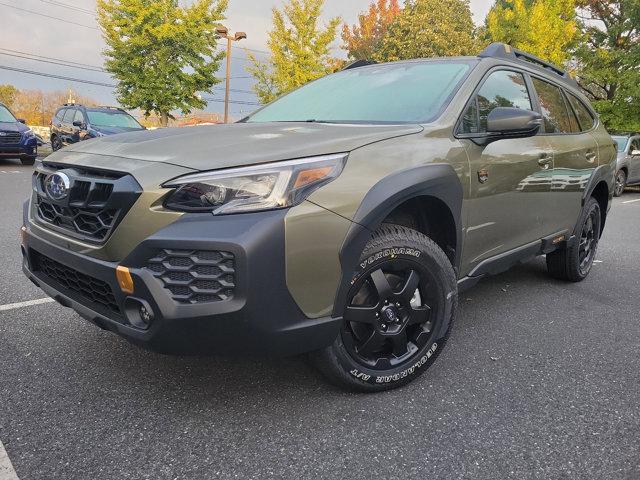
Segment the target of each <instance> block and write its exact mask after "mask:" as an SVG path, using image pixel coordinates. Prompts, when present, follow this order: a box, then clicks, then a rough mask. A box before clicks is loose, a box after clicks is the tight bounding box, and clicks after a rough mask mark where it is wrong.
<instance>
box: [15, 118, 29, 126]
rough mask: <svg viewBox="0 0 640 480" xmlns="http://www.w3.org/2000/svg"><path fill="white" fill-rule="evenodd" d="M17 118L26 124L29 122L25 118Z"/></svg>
mask: <svg viewBox="0 0 640 480" xmlns="http://www.w3.org/2000/svg"><path fill="white" fill-rule="evenodd" d="M16 120H18V121H19V122H20V123H24V124H25V125H26V124H27V121H26V120H25V119H24V118H16Z"/></svg>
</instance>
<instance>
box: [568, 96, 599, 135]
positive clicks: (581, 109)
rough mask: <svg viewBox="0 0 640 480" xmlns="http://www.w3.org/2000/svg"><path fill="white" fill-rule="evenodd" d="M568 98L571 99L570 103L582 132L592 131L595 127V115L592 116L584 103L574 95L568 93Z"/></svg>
mask: <svg viewBox="0 0 640 480" xmlns="http://www.w3.org/2000/svg"><path fill="white" fill-rule="evenodd" d="M567 98H569V103H570V104H571V107H572V108H573V111H574V112H576V116H577V117H578V122H579V123H580V130H582V131H583V132H584V131H586V130H591V128H592V127H593V123H594V118H593V115H591V112H590V111H589V109H588V108H587V107H586V106H585V105H584V103H582V102H581V101H580V100H578V99H577V98H576V97H574V96H573V95H572V94H570V93H567Z"/></svg>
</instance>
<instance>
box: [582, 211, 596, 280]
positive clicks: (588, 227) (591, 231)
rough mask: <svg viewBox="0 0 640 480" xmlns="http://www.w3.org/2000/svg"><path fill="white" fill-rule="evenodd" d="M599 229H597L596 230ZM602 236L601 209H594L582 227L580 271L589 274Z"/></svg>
mask: <svg viewBox="0 0 640 480" xmlns="http://www.w3.org/2000/svg"><path fill="white" fill-rule="evenodd" d="M596 229H597V231H596ZM599 237H600V211H599V210H596V209H593V210H591V211H590V212H589V215H588V217H587V220H586V222H585V223H584V225H583V227H582V233H581V235H580V244H579V247H578V261H579V262H580V273H581V274H582V275H587V274H588V273H589V270H591V266H592V265H593V261H594V259H595V258H594V257H595V254H596V251H597V249H598V239H599Z"/></svg>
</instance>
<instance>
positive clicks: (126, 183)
mask: <svg viewBox="0 0 640 480" xmlns="http://www.w3.org/2000/svg"><path fill="white" fill-rule="evenodd" d="M56 172H61V173H64V174H65V175H67V176H68V177H69V179H70V182H71V185H70V189H69V192H68V194H67V196H66V197H65V198H64V199H62V200H55V199H52V198H51V197H50V195H49V192H47V188H46V180H47V178H48V177H49V175H52V174H54V173H56ZM33 190H34V192H35V198H34V201H35V204H36V218H37V220H38V221H39V223H40V224H43V225H44V226H46V227H48V228H51V229H53V230H57V231H59V232H61V233H64V234H67V235H69V236H71V237H74V238H78V239H80V240H84V241H88V242H93V243H102V242H104V241H106V240H107V238H108V237H109V235H111V233H112V232H113V230H114V229H115V227H116V226H117V225H118V223H119V222H120V221H121V220H122V218H123V217H124V216H125V215H126V213H127V212H128V211H129V209H130V208H131V206H132V205H133V203H134V202H135V201H136V200H137V198H138V197H139V196H140V193H141V188H140V186H139V185H138V183H137V182H136V181H135V180H134V179H133V177H132V176H131V175H126V174H120V173H113V172H103V171H100V170H90V169H87V168H85V167H82V168H64V169H63V168H62V166H61V165H53V164H45V165H43V166H42V167H41V168H39V169H38V171H36V172H35V173H34V176H33Z"/></svg>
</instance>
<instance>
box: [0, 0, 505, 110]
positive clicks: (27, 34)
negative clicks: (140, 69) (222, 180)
mask: <svg viewBox="0 0 640 480" xmlns="http://www.w3.org/2000/svg"><path fill="white" fill-rule="evenodd" d="M283 3H284V2H283V0H230V1H229V9H228V11H227V20H226V21H225V24H226V25H227V26H228V27H229V28H230V29H231V31H237V30H242V31H246V32H247V34H248V37H249V38H248V39H247V40H246V41H243V43H242V44H243V45H244V46H245V47H248V48H252V49H257V50H265V49H266V45H265V43H266V38H267V32H268V31H269V29H270V26H271V8H272V7H274V6H277V7H280V6H281V5H282V4H283ZM369 3H370V0H326V2H325V9H324V14H323V17H324V18H325V19H329V18H332V17H335V16H340V17H342V19H343V20H344V21H346V22H349V23H354V22H355V20H356V18H357V15H358V13H359V12H361V11H363V10H365V9H366V8H367V6H368V5H369ZM492 3H493V0H472V1H471V9H472V11H473V14H474V20H475V21H476V23H480V22H482V20H483V19H484V16H485V15H486V13H487V11H488V10H489V8H490V6H491V4H492ZM55 4H57V5H55ZM61 4H62V5H63V4H66V5H70V6H72V7H73V8H66V7H64V6H62V5H61ZM12 6H13V7H12ZM15 7H17V8H15ZM18 8H19V9H23V10H29V11H30V12H26V11H22V10H18ZM94 11H95V0H0V32H1V33H0V66H7V67H12V68H18V69H23V70H32V71H38V72H44V73H50V74H55V75H61V76H66V77H74V78H81V79H86V80H91V81H95V82H99V83H113V79H112V78H110V77H109V75H108V74H106V73H104V72H96V71H88V70H82V69H76V68H69V67H64V66H60V65H54V64H50V63H42V62H36V61H32V60H27V59H23V58H17V57H16V56H15V55H20V54H19V53H16V52H26V53H29V54H37V55H42V56H46V57H52V58H59V59H63V60H71V61H74V62H78V63H82V64H87V65H95V66H98V67H99V66H102V61H103V59H102V55H101V51H102V49H103V48H104V43H103V41H102V38H101V36H100V32H99V31H98V30H96V20H95V16H94V15H93V14H92V13H91V12H94ZM46 15H48V16H51V17H58V18H61V19H65V20H67V22H72V23H66V22H63V21H60V20H56V19H52V18H47V17H46ZM91 27H93V28H91ZM337 47H338V45H337V44H336V54H337V55H340V51H339V50H338V49H337ZM8 50H12V51H13V52H9V51H8ZM7 53H10V54H12V55H14V56H9V55H6V54H7ZM257 55H258V57H264V55H261V54H257ZM233 56H234V57H235V58H233V66H232V72H231V73H232V75H233V76H238V77H243V76H247V72H246V71H245V70H244V66H245V65H246V63H247V61H246V57H245V54H244V52H243V51H242V50H238V49H235V50H234V53H233ZM223 74H224V72H220V75H221V76H222V75H223ZM2 83H11V84H14V85H15V86H16V87H18V88H21V89H39V90H45V91H50V90H66V89H69V88H73V89H74V91H76V92H78V93H79V94H81V95H87V96H91V97H93V98H96V99H97V100H98V101H100V102H101V103H105V104H114V103H115V99H114V97H113V94H112V89H111V88H108V87H102V86H93V85H86V84H80V83H75V82H72V81H67V80H57V79H49V78H43V77H38V76H33V75H29V74H26V73H18V72H11V71H7V70H0V84H2ZM231 87H232V88H233V89H237V90H250V89H251V79H249V78H238V79H234V80H233V81H232V85H231ZM216 88H219V89H221V88H223V85H219V86H218V87H216ZM214 98H217V99H222V98H223V92H221V91H218V90H216V92H215V94H214ZM231 98H232V100H237V101H245V102H255V101H256V98H255V95H254V94H253V93H241V92H236V93H233V94H232V96H231ZM253 108H255V107H251V106H244V105H232V107H231V112H232V114H233V115H235V116H239V115H241V114H244V113H248V112H249V111H251V110H252V109H253ZM208 110H209V111H221V110H222V104H221V103H216V102H212V103H210V105H209V108H208Z"/></svg>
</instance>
